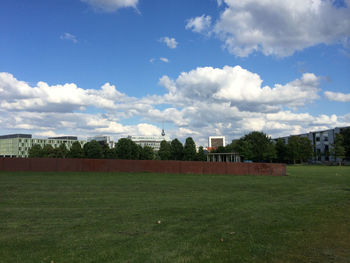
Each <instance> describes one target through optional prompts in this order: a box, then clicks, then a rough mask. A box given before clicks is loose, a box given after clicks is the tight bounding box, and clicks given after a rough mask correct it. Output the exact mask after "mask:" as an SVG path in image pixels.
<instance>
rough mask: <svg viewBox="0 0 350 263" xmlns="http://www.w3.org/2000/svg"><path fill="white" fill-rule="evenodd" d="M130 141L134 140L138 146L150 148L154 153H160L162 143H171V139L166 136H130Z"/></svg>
mask: <svg viewBox="0 0 350 263" xmlns="http://www.w3.org/2000/svg"><path fill="white" fill-rule="evenodd" d="M162 134H163V133H162ZM128 139H130V140H132V141H133V142H135V143H136V144H137V145H140V146H142V147H144V146H150V147H152V148H153V150H154V151H159V148H160V143H161V142H162V141H164V140H165V141H167V142H170V141H171V140H170V138H169V137H168V136H167V135H165V134H164V135H162V136H128Z"/></svg>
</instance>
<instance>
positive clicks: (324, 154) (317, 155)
mask: <svg viewBox="0 0 350 263" xmlns="http://www.w3.org/2000/svg"><path fill="white" fill-rule="evenodd" d="M344 129H350V126H348V127H340V128H339V127H336V128H334V129H329V130H323V131H314V132H309V133H304V134H298V135H290V136H286V137H281V138H277V139H283V140H284V142H285V143H286V144H288V139H289V138H290V137H291V136H300V137H306V138H308V139H309V140H310V141H311V143H312V147H313V152H314V156H313V159H312V161H314V162H325V161H326V162H327V161H331V162H334V161H340V160H334V157H333V156H331V154H330V152H331V148H332V145H333V144H334V140H335V137H336V134H338V133H340V132H341V131H342V130H344ZM277 139H274V141H277Z"/></svg>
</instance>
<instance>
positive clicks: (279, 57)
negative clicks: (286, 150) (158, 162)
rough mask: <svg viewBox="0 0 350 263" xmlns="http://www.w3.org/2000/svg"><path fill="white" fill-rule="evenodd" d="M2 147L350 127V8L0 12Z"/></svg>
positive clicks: (190, 5) (33, 5)
mask: <svg viewBox="0 0 350 263" xmlns="http://www.w3.org/2000/svg"><path fill="white" fill-rule="evenodd" d="M0 25H1V26H0V133H1V134H8V133H32V134H33V135H34V136H44V137H45V136H53V135H78V136H79V137H81V138H84V137H87V136H90V135H96V134H104V135H110V136H112V137H113V138H114V139H115V140H117V139H118V138H121V137H124V136H127V135H158V134H159V133H160V130H161V126H162V122H164V123H165V128H166V130H167V133H168V134H169V135H170V136H171V138H179V139H181V140H184V139H185V138H186V137H188V136H192V137H193V138H194V139H195V141H196V142H197V144H201V145H203V146H206V143H207V138H208V136H210V135H225V136H226V138H227V141H230V140H231V139H234V138H239V137H240V136H242V135H244V134H245V133H247V132H250V131H252V130H259V131H263V132H265V133H267V134H269V135H270V136H272V137H278V136H284V135H289V134H298V133H303V132H307V131H311V130H318V129H327V128H333V127H336V126H348V125H350V111H349V110H350V84H349V83H350V1H349V0H345V1H331V0H296V1H282V0H281V1H277V0H264V1H259V0H245V1H238V0H222V1H217V0H201V1H198V0H186V1H182V0H179V1H170V0H152V1H149V0H51V1H44V0H33V1H25V0H4V1H2V3H1V8H0Z"/></svg>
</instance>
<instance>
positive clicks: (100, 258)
mask: <svg viewBox="0 0 350 263" xmlns="http://www.w3.org/2000/svg"><path fill="white" fill-rule="evenodd" d="M287 173H288V176H285V177H271V176H228V175H225V176H222V175H170V174H153V173H142V174H120V173H119V174H116V173H98V174H97V173H29V172H22V173H19V172H17V173H10V172H1V173H0V262H1V263H3V262H9V263H13V262H21V263H24V262H33V263H40V262H48V263H51V262H54V263H61V262H69V263H73V262H84V263H85V262H86V263H88V262H142V263H144V262H283V263H287V262H298V263H299V262H325V263H326V262H327V263H329V262H337V263H342V262H350V167H324V166H293V167H288V168H287Z"/></svg>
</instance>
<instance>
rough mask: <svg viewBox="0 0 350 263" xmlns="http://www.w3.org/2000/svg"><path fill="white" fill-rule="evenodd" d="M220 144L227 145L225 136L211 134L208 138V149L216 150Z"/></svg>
mask: <svg viewBox="0 0 350 263" xmlns="http://www.w3.org/2000/svg"><path fill="white" fill-rule="evenodd" d="M220 146H224V147H225V146H226V142H225V136H210V137H209V139H208V148H207V149H208V151H211V150H215V149H217V148H218V147H220Z"/></svg>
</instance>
